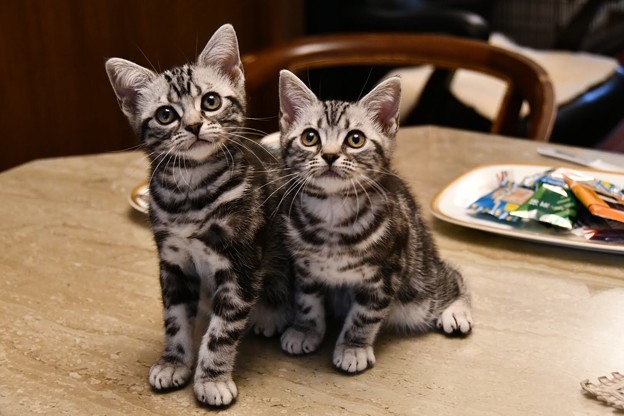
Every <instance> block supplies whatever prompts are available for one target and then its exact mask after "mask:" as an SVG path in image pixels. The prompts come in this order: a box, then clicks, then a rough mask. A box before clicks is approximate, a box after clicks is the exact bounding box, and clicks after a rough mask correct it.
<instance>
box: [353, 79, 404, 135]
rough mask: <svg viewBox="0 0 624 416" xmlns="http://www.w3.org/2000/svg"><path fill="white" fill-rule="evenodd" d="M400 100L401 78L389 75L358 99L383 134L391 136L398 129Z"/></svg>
mask: <svg viewBox="0 0 624 416" xmlns="http://www.w3.org/2000/svg"><path fill="white" fill-rule="evenodd" d="M400 102H401V79H400V78H399V77H398V76H394V77H390V78H388V79H386V80H385V81H383V82H381V83H379V85H377V86H376V87H375V88H373V90H372V91H371V92H369V93H368V94H367V95H366V96H365V97H364V98H362V99H361V100H360V104H361V105H363V106H364V107H365V108H366V109H367V110H368V111H369V113H370V114H371V115H372V117H373V119H374V120H375V121H376V122H377V123H379V125H380V126H381V128H382V130H383V131H384V133H385V134H387V135H389V136H392V135H394V134H396V132H397V130H398V129H399V104H400Z"/></svg>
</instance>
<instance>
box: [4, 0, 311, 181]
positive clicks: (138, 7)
mask: <svg viewBox="0 0 624 416" xmlns="http://www.w3.org/2000/svg"><path fill="white" fill-rule="evenodd" d="M302 9H303V7H302V0H229V1H228V0H175V1H172V0H15V1H13V0H0V145H1V147H2V151H0V170H4V169H7V168H9V167H12V166H15V165H18V164H20V163H23V162H26V161H28V160H32V159H36V158H42V157H54V156H65V155H75V154H85V153H97V152H107V151H115V150H123V149H130V148H133V147H134V146H136V145H137V140H136V139H135V137H134V136H133V134H132V132H131V130H130V128H129V126H128V124H127V122H126V120H125V118H124V116H123V115H122V113H121V111H120V110H119V108H118V106H117V101H116V99H115V95H114V93H113V90H112V88H111V87H110V84H109V82H108V78H107V76H106V72H105V70H104V62H105V60H106V59H107V58H109V57H122V58H125V59H129V60H132V61H134V62H137V63H139V64H141V65H144V66H147V67H151V66H153V67H155V68H157V69H166V68H169V67H172V66H175V65H179V64H183V63H185V62H187V61H193V60H194V59H195V57H196V54H197V53H198V52H200V51H201V50H202V48H203V47H204V45H205V44H206V42H207V41H208V39H209V38H210V36H211V35H212V33H213V32H214V31H215V30H216V29H217V28H218V27H219V26H220V25H221V24H223V23H232V24H233V25H234V28H235V29H236V31H237V34H238V38H239V43H240V49H241V53H243V54H244V53H246V52H251V51H254V50H257V49H260V48H262V47H265V46H268V45H270V44H273V43H276V42H279V41H282V40H286V39H289V38H292V37H296V36H298V35H300V34H301V33H302V31H303V11H302Z"/></svg>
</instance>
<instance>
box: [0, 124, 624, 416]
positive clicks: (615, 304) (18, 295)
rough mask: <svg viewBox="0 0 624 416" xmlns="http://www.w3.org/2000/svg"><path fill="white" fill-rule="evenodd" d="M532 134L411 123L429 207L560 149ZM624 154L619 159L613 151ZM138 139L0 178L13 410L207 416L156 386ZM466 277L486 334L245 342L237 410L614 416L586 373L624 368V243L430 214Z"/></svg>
mask: <svg viewBox="0 0 624 416" xmlns="http://www.w3.org/2000/svg"><path fill="white" fill-rule="evenodd" d="M535 147H536V144H535V143H532V142H528V141H520V140H510V139H505V138H500V137H493V136H489V135H481V134H475V133H467V132H461V131H454V130H448V129H441V128H435V127H422V128H410V129H404V130H403V131H402V132H401V133H400V137H399V146H398V150H397V162H396V167H397V169H398V170H399V171H400V172H401V173H402V174H404V176H405V177H406V178H407V179H408V180H409V182H410V184H411V186H412V188H413V190H414V191H415V193H416V194H417V195H418V197H419V199H420V201H421V203H422V205H424V206H425V207H427V208H428V207H429V204H430V202H431V200H432V198H433V196H434V194H436V193H437V192H438V191H439V190H440V189H442V188H443V187H444V186H445V185H446V184H447V183H449V182H450V181H451V180H452V179H454V178H455V177H457V176H459V175H460V174H462V173H464V172H465V171H467V170H468V169H470V168H473V167H475V166H477V165H479V164H483V163H498V162H511V161H513V162H535V161H541V162H550V161H548V160H547V159H544V158H542V157H540V156H538V155H537V154H536V153H535ZM602 156H603V157H604V158H607V159H610V160H611V161H616V162H617V161H619V163H624V158H623V157H622V156H616V155H608V154H607V155H602ZM145 176H146V163H145V160H144V158H143V156H142V155H141V154H140V153H137V152H127V153H112V154H104V155H96V156H84V157H72V158H63V159H51V160H39V161H35V162H32V163H28V164H26V165H23V166H20V167H18V168H15V169H12V170H9V171H6V172H3V173H1V174H0V415H3V416H13V415H16V416H17V415H19V416H21V415H35V414H44V415H124V416H127V415H152V414H154V415H172V414H176V415H199V414H206V413H209V412H215V411H214V410H210V409H205V408H201V407H199V406H198V405H197V404H196V402H195V401H194V398H193V391H192V388H190V387H187V388H185V389H183V390H180V391H177V392H173V393H169V394H157V393H154V392H152V391H151V390H150V388H149V387H148V383H147V371H148V368H149V366H150V365H151V364H152V362H153V361H154V360H155V359H156V358H157V357H158V355H159V352H160V348H161V342H162V323H161V311H160V299H159V297H160V294H159V288H158V279H157V264H158V262H157V259H156V254H155V249H154V244H153V242H152V239H151V235H150V232H149V229H148V227H147V226H146V218H145V217H144V215H142V214H139V213H137V212H134V211H132V210H131V208H130V207H129V206H128V203H127V196H128V194H129V192H130V191H131V189H132V188H133V187H134V186H135V184H137V183H138V182H140V181H142V180H143V179H144V178H145ZM426 211H427V219H428V221H429V222H430V223H431V226H432V230H433V232H434V234H435V238H436V240H437V242H438V245H439V247H440V249H441V251H442V254H443V255H444V256H445V257H446V258H448V259H449V260H450V261H452V262H453V263H455V264H456V265H458V266H459V267H460V268H461V270H462V271H463V272H464V273H465V275H466V278H467V280H468V282H469V284H470V286H471V288H472V291H473V298H474V316H475V319H476V326H475V329H474V333H473V334H472V335H471V336H470V337H468V338H465V339H459V338H453V339H449V338H446V337H444V336H443V335H441V334H438V333H431V334H425V335H420V336H414V337H407V338H405V337H399V336H394V335H389V334H385V335H383V336H382V337H381V338H380V340H379V341H378V343H377V349H376V352H377V353H376V355H377V365H376V366H375V367H374V368H373V369H372V370H370V371H368V372H366V373H364V374H361V375H358V376H345V375H342V374H340V373H338V372H337V371H335V370H334V369H333V368H332V365H331V346H332V344H333V339H332V340H331V341H326V342H325V343H324V344H323V347H322V348H321V350H320V351H318V352H317V353H315V354H312V355H310V356H306V357H290V356H287V355H284V354H282V353H281V352H280V348H279V342H278V340H277V339H269V340H265V339H259V338H256V337H254V336H248V337H246V338H245V339H244V341H243V343H242V346H241V350H240V353H239V356H238V364H237V368H236V371H235V374H234V377H235V380H236V382H237V384H238V387H239V393H240V394H239V398H238V399H237V401H236V403H235V404H234V405H233V406H231V407H230V408H228V409H226V410H223V411H220V412H219V414H224V415H280V414H284V415H313V416H316V415H343V414H344V415H479V416H484V415H604V414H611V413H612V410H611V409H610V408H608V407H606V406H604V405H602V404H601V403H599V402H597V401H594V400H592V399H590V398H588V397H586V396H584V394H583V393H582V391H581V389H580V386H579V382H580V381H581V380H583V379H586V378H589V379H592V380H595V379H596V378H597V377H598V376H602V375H609V374H610V373H611V372H612V371H620V372H624V256H621V255H617V254H603V253H598V252H590V251H582V250H577V249H571V248H562V247H555V246H547V245H542V244H537V243H532V242H527V241H521V240H514V239H510V238H506V237H502V236H497V235H494V234H488V233H485V232H482V231H477V230H471V229H467V228H463V227H459V226H455V225H452V224H447V223H444V222H442V221H440V220H436V219H434V218H433V217H432V216H431V214H430V211H429V209H427V210H426Z"/></svg>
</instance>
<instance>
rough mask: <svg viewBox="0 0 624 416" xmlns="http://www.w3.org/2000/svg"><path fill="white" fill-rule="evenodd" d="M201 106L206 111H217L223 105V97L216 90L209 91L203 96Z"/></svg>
mask: <svg viewBox="0 0 624 416" xmlns="http://www.w3.org/2000/svg"><path fill="white" fill-rule="evenodd" d="M201 107H202V109H203V110H204V111H216V110H218V109H219V108H220V107H221V97H220V96H219V94H217V93H216V92H209V93H207V94H206V95H204V96H203V97H202V102H201Z"/></svg>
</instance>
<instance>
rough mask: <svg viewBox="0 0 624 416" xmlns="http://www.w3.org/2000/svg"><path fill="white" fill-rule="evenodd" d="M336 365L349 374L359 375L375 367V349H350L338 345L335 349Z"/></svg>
mask: <svg viewBox="0 0 624 416" xmlns="http://www.w3.org/2000/svg"><path fill="white" fill-rule="evenodd" d="M334 365H335V366H336V368H337V369H339V370H342V371H346V372H347V373H359V372H360V371H364V370H366V369H367V368H369V367H372V366H373V365H375V353H374V352H373V347H372V346H368V347H349V346H347V345H344V344H338V345H336V348H335V349H334Z"/></svg>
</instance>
